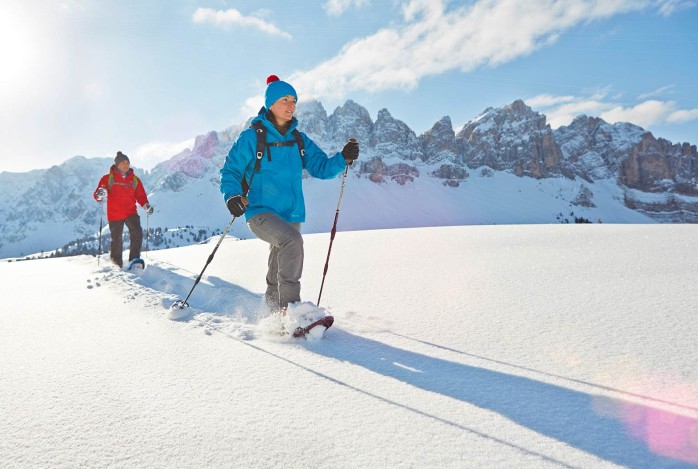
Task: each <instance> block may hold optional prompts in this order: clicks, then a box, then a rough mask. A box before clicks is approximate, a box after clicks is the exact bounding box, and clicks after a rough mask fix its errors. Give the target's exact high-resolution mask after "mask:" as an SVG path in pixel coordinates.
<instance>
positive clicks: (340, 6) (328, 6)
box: [322, 0, 368, 16]
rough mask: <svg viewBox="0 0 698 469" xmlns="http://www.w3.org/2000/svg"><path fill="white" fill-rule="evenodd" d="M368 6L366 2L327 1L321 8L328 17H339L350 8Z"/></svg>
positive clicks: (359, 0) (353, 0)
mask: <svg viewBox="0 0 698 469" xmlns="http://www.w3.org/2000/svg"><path fill="white" fill-rule="evenodd" d="M366 4H368V0H327V1H326V2H325V3H323V4H322V8H323V9H324V10H325V11H326V12H327V14H328V15H330V16H340V15H341V14H343V13H344V12H345V11H347V10H348V9H349V8H351V7H352V6H356V7H361V6H363V5H366Z"/></svg>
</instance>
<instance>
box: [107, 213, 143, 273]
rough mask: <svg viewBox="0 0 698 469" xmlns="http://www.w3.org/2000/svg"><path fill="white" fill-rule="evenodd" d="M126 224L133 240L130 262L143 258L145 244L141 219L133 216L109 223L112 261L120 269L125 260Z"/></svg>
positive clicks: (129, 256)
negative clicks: (142, 251)
mask: <svg viewBox="0 0 698 469" xmlns="http://www.w3.org/2000/svg"><path fill="white" fill-rule="evenodd" d="M124 224H125V225H126V226H127V227H128V236H129V238H130V239H131V242H130V243H129V244H130V248H129V249H130V250H129V255H128V260H129V261H132V260H134V259H137V258H139V257H141V245H142V243H143V229H142V228H141V217H139V216H138V215H137V214H136V215H131V216H130V217H128V218H125V219H123V220H116V221H110V222H109V231H110V232H111V253H110V257H111V259H112V261H114V263H115V264H116V265H118V266H119V267H123V265H124V260H123V258H122V256H123V254H122V251H123V249H124V247H123V234H124Z"/></svg>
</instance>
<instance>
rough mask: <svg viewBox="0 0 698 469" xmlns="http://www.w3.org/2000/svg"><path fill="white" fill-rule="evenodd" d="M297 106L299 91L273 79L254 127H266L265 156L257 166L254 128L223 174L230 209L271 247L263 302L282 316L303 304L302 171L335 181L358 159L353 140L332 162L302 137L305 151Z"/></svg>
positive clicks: (242, 139) (235, 149) (245, 135)
mask: <svg viewBox="0 0 698 469" xmlns="http://www.w3.org/2000/svg"><path fill="white" fill-rule="evenodd" d="M297 101H298V95H297V94H296V90H295V89H293V87H292V86H291V85H290V84H288V83H286V82H284V81H280V80H279V78H278V77H277V76H276V75H270V76H269V78H267V89H266V92H265V93H264V107H263V108H262V109H261V110H260V111H259V114H258V115H257V117H255V118H254V119H253V120H252V124H253V125H255V124H261V125H262V126H263V127H264V130H265V133H266V150H265V153H264V155H263V156H262V158H261V160H260V161H259V162H258V159H257V156H256V153H257V133H256V132H257V131H256V130H255V129H254V128H252V127H251V128H249V129H246V130H244V131H243V132H242V133H241V134H240V136H239V137H238V139H237V141H236V142H235V144H234V145H233V147H232V148H231V149H230V152H229V153H228V156H227V158H226V159H225V164H224V165H223V168H222V169H221V192H222V193H223V198H224V200H225V202H226V205H227V207H228V210H230V213H231V214H232V215H234V216H236V217H239V216H242V215H243V214H245V215H246V218H247V225H248V226H249V228H250V231H252V233H254V235H255V236H257V237H258V238H259V239H261V240H263V241H265V242H267V243H269V249H270V252H269V269H268V271H267V279H266V280H267V290H266V293H265V301H266V303H267V305H268V306H269V307H270V309H271V310H272V311H273V312H274V311H281V312H282V314H283V313H285V311H286V307H287V306H288V304H289V303H294V302H297V301H300V290H301V284H300V278H301V274H302V273H303V238H302V237H301V234H300V224H301V223H303V222H304V221H305V202H304V199H303V186H302V179H301V178H302V173H303V169H306V170H307V171H308V173H309V174H310V175H311V176H313V177H316V178H320V179H331V178H333V177H335V176H337V175H338V174H339V173H341V172H342V171H343V170H344V168H345V166H346V165H348V164H351V163H352V162H353V161H354V160H356V159H357V158H358V157H359V145H358V143H356V142H354V141H351V142H349V143H347V144H346V145H345V146H344V148H343V149H342V151H341V152H338V153H337V154H335V155H334V156H332V157H328V156H327V154H326V153H325V152H323V151H322V150H321V149H320V148H319V147H318V146H317V145H316V144H315V143H314V142H313V141H312V140H310V139H309V138H308V136H307V135H305V134H304V133H302V132H300V133H299V137H298V138H301V139H302V144H303V147H304V151H301V150H303V149H299V148H298V143H297V140H296V138H297V137H296V136H295V135H294V130H296V127H297V126H298V120H297V119H296V118H295V117H293V114H294V113H295V111H296V102H297ZM255 165H257V168H258V171H255ZM248 183H249V190H248V192H247V193H246V197H245V188H246V187H248V186H247V184H248Z"/></svg>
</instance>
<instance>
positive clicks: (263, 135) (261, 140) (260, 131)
mask: <svg viewBox="0 0 698 469" xmlns="http://www.w3.org/2000/svg"><path fill="white" fill-rule="evenodd" d="M251 127H252V128H253V129H254V131H255V135H257V147H256V148H255V158H256V159H257V161H255V163H254V170H255V172H256V173H258V172H259V169H260V167H261V164H262V157H263V156H264V150H265V149H266V148H267V129H266V128H265V127H264V124H262V123H261V122H255V123H254V124H252V126H251Z"/></svg>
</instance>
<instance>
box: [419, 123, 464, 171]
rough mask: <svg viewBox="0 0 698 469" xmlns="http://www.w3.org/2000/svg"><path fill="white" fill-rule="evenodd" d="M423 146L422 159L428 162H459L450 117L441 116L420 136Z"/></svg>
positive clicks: (460, 160) (459, 158)
mask: <svg viewBox="0 0 698 469" xmlns="http://www.w3.org/2000/svg"><path fill="white" fill-rule="evenodd" d="M419 138H420V140H421V141H422V145H423V147H424V161H425V162H426V163H428V164H436V163H442V162H443V163H446V162H448V163H460V162H462V158H461V157H460V156H459V151H458V146H457V145H456V134H455V132H454V131H453V125H452V124H451V118H450V117H448V116H446V117H442V118H441V120H440V121H438V122H437V123H436V124H434V126H433V127H432V128H431V129H429V130H427V131H426V132H424V133H423V134H422V135H421V136H420V137H419Z"/></svg>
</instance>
